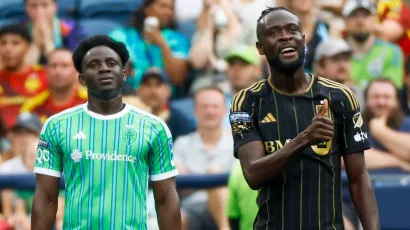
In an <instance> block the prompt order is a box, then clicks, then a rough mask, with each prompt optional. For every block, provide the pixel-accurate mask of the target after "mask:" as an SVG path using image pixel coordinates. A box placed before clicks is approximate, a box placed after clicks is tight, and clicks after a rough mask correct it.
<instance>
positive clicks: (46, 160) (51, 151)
mask: <svg viewBox="0 0 410 230" xmlns="http://www.w3.org/2000/svg"><path fill="white" fill-rule="evenodd" d="M50 119H52V118H50ZM50 119H49V120H47V121H46V123H45V124H44V126H43V129H42V130H41V133H40V140H39V142H38V146H37V159H36V163H35V166H34V173H37V174H44V175H48V176H53V177H61V172H62V171H63V156H62V152H61V149H60V148H59V141H58V137H59V136H60V135H58V132H59V125H58V124H56V123H55V122H54V121H53V120H50Z"/></svg>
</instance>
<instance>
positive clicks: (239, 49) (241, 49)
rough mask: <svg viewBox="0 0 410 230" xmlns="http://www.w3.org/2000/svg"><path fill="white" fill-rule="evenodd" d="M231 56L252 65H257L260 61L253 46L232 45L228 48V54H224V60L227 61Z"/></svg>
mask: <svg viewBox="0 0 410 230" xmlns="http://www.w3.org/2000/svg"><path fill="white" fill-rule="evenodd" d="M233 58H240V59H242V60H244V61H246V62H248V63H249V64H252V65H258V64H259V63H260V57H259V55H258V53H257V52H256V50H255V48H253V47H250V46H247V45H239V46H234V47H233V48H232V49H230V50H229V52H228V55H226V56H225V60H226V61H229V60H230V59H233Z"/></svg>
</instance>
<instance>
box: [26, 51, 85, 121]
mask: <svg viewBox="0 0 410 230" xmlns="http://www.w3.org/2000/svg"><path fill="white" fill-rule="evenodd" d="M72 55H73V54H72V52H71V51H70V50H68V49H65V48H59V49H56V50H54V51H51V53H50V54H49V55H48V63H47V77H48V82H49V88H48V89H47V90H45V91H44V92H42V93H40V94H39V95H37V96H35V97H33V98H31V99H29V100H27V101H26V102H25V103H24V104H23V106H22V107H21V112H32V113H35V114H37V115H38V116H40V118H41V120H42V121H43V122H45V120H46V119H47V118H48V117H50V116H52V115H54V114H56V113H59V112H61V111H63V110H66V109H68V108H71V107H74V106H76V105H79V104H83V103H85V102H86V101H87V92H86V89H85V88H83V87H81V86H80V84H79V81H78V73H77V70H76V69H75V67H74V63H73V60H72Z"/></svg>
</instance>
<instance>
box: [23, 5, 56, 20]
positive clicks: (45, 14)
mask: <svg viewBox="0 0 410 230" xmlns="http://www.w3.org/2000/svg"><path fill="white" fill-rule="evenodd" d="M26 12H27V14H28V16H29V18H30V19H31V20H33V21H35V22H42V21H50V20H52V19H54V17H55V15H56V13H57V5H56V3H55V1H54V0H27V2H26Z"/></svg>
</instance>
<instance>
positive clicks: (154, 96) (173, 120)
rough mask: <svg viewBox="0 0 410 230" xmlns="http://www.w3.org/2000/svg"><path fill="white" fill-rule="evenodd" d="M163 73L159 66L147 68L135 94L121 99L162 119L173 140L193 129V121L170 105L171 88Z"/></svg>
mask: <svg viewBox="0 0 410 230" xmlns="http://www.w3.org/2000/svg"><path fill="white" fill-rule="evenodd" d="M165 75H166V74H165V73H164V72H163V71H162V70H161V69H159V68H156V67H153V68H150V69H148V70H147V71H146V72H145V73H144V75H143V76H142V79H141V85H140V87H139V88H138V89H137V94H136V95H133V96H126V97H124V98H123V101H124V102H126V103H128V104H131V105H134V106H135V107H137V108H140V109H142V110H145V111H148V112H150V113H152V114H154V115H155V116H158V117H160V118H161V119H162V120H164V121H165V122H166V123H167V125H168V128H169V129H170V131H171V133H172V138H173V139H174V140H175V139H176V138H178V137H179V136H181V135H186V134H188V133H190V132H192V131H194V130H195V123H194V122H193V121H190V120H189V119H188V118H186V116H185V115H183V114H182V113H181V112H180V111H178V110H177V109H175V108H174V107H173V106H171V105H170V103H169V102H170V98H171V90H170V87H169V85H168V84H167V77H166V76H165ZM146 107H148V108H146Z"/></svg>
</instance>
